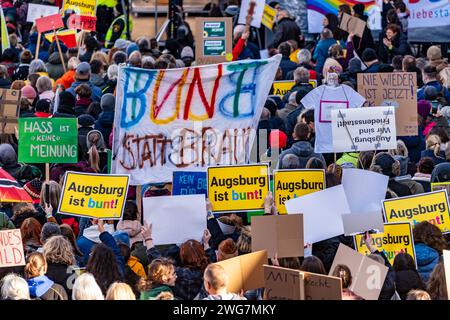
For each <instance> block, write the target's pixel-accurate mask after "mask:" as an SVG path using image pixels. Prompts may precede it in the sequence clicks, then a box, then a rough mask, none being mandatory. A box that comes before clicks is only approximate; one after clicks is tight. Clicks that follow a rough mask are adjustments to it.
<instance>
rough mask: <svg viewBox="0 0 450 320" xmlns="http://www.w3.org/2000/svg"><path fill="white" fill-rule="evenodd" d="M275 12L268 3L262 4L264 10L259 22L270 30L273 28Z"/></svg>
mask: <svg viewBox="0 0 450 320" xmlns="http://www.w3.org/2000/svg"><path fill="white" fill-rule="evenodd" d="M276 14H277V11H276V10H275V9H274V8H272V7H271V6H269V5H268V4H266V5H265V6H264V12H263V16H262V20H261V23H262V24H263V25H264V26H265V27H266V28H267V29H270V30H272V29H273V25H274V24H275V16H276Z"/></svg>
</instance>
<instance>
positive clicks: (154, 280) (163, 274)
mask: <svg viewBox="0 0 450 320" xmlns="http://www.w3.org/2000/svg"><path fill="white" fill-rule="evenodd" d="M147 273H148V276H147V277H146V278H144V277H143V278H141V281H140V283H139V290H140V291H141V297H140V300H155V299H156V297H157V296H158V295H159V294H160V293H161V292H170V293H171V294H173V287H174V286H175V282H176V280H177V274H176V271H175V266H174V264H173V261H172V260H170V259H167V258H157V259H155V260H153V261H152V262H151V263H150V265H149V266H148V272H147Z"/></svg>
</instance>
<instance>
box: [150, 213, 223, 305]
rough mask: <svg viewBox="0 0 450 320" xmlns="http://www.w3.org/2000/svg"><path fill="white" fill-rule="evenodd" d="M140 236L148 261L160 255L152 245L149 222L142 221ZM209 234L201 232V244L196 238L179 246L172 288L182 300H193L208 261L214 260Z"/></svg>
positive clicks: (199, 287)
mask: <svg viewBox="0 0 450 320" xmlns="http://www.w3.org/2000/svg"><path fill="white" fill-rule="evenodd" d="M142 236H143V237H144V242H145V245H146V247H147V255H148V258H149V260H150V261H153V260H154V259H156V258H159V257H161V252H160V251H159V250H158V249H156V247H155V246H154V245H153V239H152V228H151V224H150V225H148V224H147V222H146V221H144V226H143V227H142ZM210 239H211V234H210V233H209V231H208V230H205V232H204V233H203V239H202V241H203V245H202V244H201V243H200V242H198V241H196V240H192V239H191V240H188V241H186V242H184V243H183V244H181V246H180V248H179V261H180V264H179V265H178V266H176V268H175V271H176V275H177V280H176V282H175V286H174V288H173V292H174V295H175V296H176V297H179V298H180V299H182V300H193V299H194V298H195V297H196V296H197V295H198V293H199V292H200V291H201V289H202V285H203V272H204V271H205V269H206V267H207V266H208V264H209V263H210V262H215V260H216V253H215V251H214V250H213V249H211V248H210V247H209V240H210Z"/></svg>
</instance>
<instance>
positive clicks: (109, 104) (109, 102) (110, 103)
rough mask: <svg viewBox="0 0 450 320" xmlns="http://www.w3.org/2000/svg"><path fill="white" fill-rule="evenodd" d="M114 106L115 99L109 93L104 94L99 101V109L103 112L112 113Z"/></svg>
mask: <svg viewBox="0 0 450 320" xmlns="http://www.w3.org/2000/svg"><path fill="white" fill-rule="evenodd" d="M115 106H116V97H114V96H113V95H112V94H111V93H106V94H104V95H103V96H102V99H101V101H100V107H101V108H102V110H103V111H110V112H114V108H115Z"/></svg>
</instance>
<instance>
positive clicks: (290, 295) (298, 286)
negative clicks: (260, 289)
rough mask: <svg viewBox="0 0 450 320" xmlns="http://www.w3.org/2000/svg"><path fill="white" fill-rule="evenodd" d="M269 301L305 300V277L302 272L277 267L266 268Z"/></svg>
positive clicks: (265, 276) (265, 275)
mask: <svg viewBox="0 0 450 320" xmlns="http://www.w3.org/2000/svg"><path fill="white" fill-rule="evenodd" d="M264 281H265V285H264V288H265V295H266V298H267V300H304V299H305V298H304V285H303V275H302V274H301V272H300V271H298V270H294V269H287V268H281V267H275V266H268V265H265V266H264Z"/></svg>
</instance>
